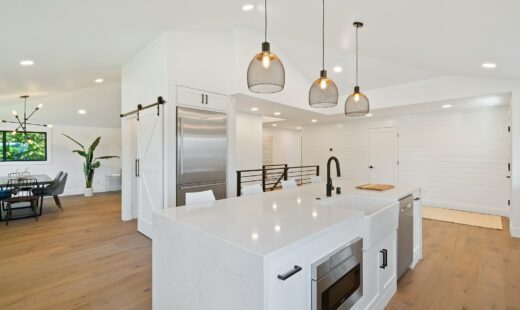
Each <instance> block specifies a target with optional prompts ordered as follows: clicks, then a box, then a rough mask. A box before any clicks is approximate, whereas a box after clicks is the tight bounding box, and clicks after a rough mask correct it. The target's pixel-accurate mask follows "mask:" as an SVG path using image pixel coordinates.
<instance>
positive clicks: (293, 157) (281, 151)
mask: <svg viewBox="0 0 520 310" xmlns="http://www.w3.org/2000/svg"><path fill="white" fill-rule="evenodd" d="M263 135H264V136H271V137H273V164H288V165H289V167H295V166H300V165H301V131H299V130H290V129H282V128H264V130H263Z"/></svg>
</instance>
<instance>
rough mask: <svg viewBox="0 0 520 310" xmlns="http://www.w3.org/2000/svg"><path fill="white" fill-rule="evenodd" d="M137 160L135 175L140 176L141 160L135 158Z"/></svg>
mask: <svg viewBox="0 0 520 310" xmlns="http://www.w3.org/2000/svg"><path fill="white" fill-rule="evenodd" d="M136 160H137V169H136V173H137V177H139V176H140V171H139V170H141V162H140V161H139V159H136Z"/></svg>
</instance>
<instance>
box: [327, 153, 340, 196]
mask: <svg viewBox="0 0 520 310" xmlns="http://www.w3.org/2000/svg"><path fill="white" fill-rule="evenodd" d="M332 161H335V162H336V175H337V176H338V177H340V176H341V171H340V170H339V161H338V159H337V158H336V157H334V156H332V157H331V158H329V160H328V161H327V197H330V196H332V191H333V190H334V186H332V179H331V177H330V163H331V162H332Z"/></svg>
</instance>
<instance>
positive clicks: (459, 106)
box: [235, 93, 511, 129]
mask: <svg viewBox="0 0 520 310" xmlns="http://www.w3.org/2000/svg"><path fill="white" fill-rule="evenodd" d="M235 97H236V99H237V101H236V102H237V111H239V112H242V113H249V114H255V115H259V116H263V117H264V127H272V125H273V124H276V127H277V128H284V129H297V128H298V127H302V128H305V127H308V126H313V125H319V124H323V123H332V122H346V121H349V122H350V121H360V120H366V119H367V118H368V117H366V116H361V117H346V116H345V115H344V114H334V115H324V114H321V113H316V112H312V111H308V110H304V109H298V108H294V107H290V106H287V105H284V104H279V103H274V102H271V101H267V100H262V99H258V98H254V97H250V96H245V95H237V96H235ZM510 104H511V93H501V94H490V95H486V96H476V97H468V98H459V99H452V100H444V101H435V102H425V103H419V104H412V105H405V106H399V107H393V108H384V109H376V110H372V111H371V114H372V116H370V118H392V117H401V116H406V115H414V114H422V113H439V112H446V113H449V112H450V111H459V110H467V109H483V108H492V107H498V106H508V105H510ZM444 105H450V107H449V108H443V106H444ZM253 107H256V108H258V111H252V110H251V108H253ZM275 112H280V113H281V114H280V115H279V116H277V117H279V118H281V120H272V119H267V120H266V118H265V117H266V116H268V117H271V116H273V115H274V113H275ZM313 119H315V120H316V121H317V122H315V123H314V122H312V120H313Z"/></svg>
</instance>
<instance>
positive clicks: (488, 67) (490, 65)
mask: <svg viewBox="0 0 520 310" xmlns="http://www.w3.org/2000/svg"><path fill="white" fill-rule="evenodd" d="M496 67H497V64H494V63H492V62H485V63H483V64H482V68H486V69H494V68H496Z"/></svg>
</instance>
